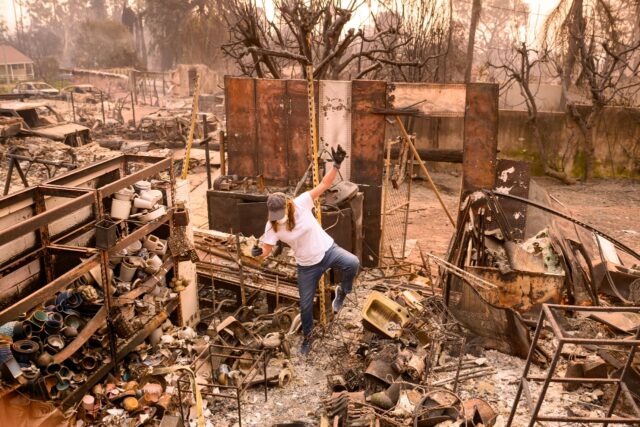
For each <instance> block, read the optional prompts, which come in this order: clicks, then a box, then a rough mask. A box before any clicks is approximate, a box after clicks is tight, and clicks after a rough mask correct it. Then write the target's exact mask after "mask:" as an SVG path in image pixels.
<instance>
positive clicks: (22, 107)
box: [0, 102, 91, 147]
mask: <svg viewBox="0 0 640 427" xmlns="http://www.w3.org/2000/svg"><path fill="white" fill-rule="evenodd" d="M42 112H45V113H47V114H42ZM0 116H2V117H16V118H20V119H22V127H21V129H20V132H19V133H18V135H20V136H40V137H43V138H47V139H52V140H54V141H60V142H63V143H65V144H67V145H69V146H72V147H79V146H82V145H85V144H88V143H89V142H90V141H91V135H90V133H89V128H87V127H85V126H82V125H79V124H76V123H70V122H67V121H66V120H64V118H63V117H62V115H60V113H58V112H57V111H56V110H54V109H53V108H51V106H49V105H47V104H45V103H38V102H7V103H0ZM50 117H53V118H55V120H51V119H50Z"/></svg>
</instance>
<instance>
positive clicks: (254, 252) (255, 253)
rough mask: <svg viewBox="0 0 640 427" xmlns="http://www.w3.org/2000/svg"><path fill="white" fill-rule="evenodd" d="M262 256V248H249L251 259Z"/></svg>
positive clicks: (256, 246)
mask: <svg viewBox="0 0 640 427" xmlns="http://www.w3.org/2000/svg"><path fill="white" fill-rule="evenodd" d="M260 255H262V248H261V247H260V246H258V245H255V246H254V247H252V248H251V256H252V257H257V256H260Z"/></svg>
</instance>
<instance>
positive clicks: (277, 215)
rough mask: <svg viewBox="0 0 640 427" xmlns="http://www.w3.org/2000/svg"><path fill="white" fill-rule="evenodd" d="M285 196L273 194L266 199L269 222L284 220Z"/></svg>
mask: <svg viewBox="0 0 640 427" xmlns="http://www.w3.org/2000/svg"><path fill="white" fill-rule="evenodd" d="M286 206H287V196H285V194H284V193H280V192H278V193H273V194H269V197H267V209H269V221H278V220H280V219H282V218H284V211H285V207H286Z"/></svg>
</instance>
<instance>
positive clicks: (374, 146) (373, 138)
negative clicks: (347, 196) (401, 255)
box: [351, 80, 387, 267]
mask: <svg viewBox="0 0 640 427" xmlns="http://www.w3.org/2000/svg"><path fill="white" fill-rule="evenodd" d="M386 90H387V84H386V83H385V82H380V81H367V80H354V81H353V82H352V87H351V96H352V108H351V117H352V123H351V132H352V138H351V150H352V156H351V180H352V181H353V182H355V183H356V184H359V185H360V188H361V189H362V191H363V192H364V215H363V229H364V248H363V260H362V262H363V265H364V266H366V267H371V266H377V265H378V256H379V253H378V248H379V247H380V211H381V206H382V172H383V169H384V168H383V164H382V160H383V154H384V131H385V118H384V116H383V115H380V114H373V109H374V108H385V107H386V98H387V95H386Z"/></svg>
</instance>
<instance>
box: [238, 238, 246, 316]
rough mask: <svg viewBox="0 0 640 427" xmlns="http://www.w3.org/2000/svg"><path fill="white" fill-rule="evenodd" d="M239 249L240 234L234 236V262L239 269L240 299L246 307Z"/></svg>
mask: <svg viewBox="0 0 640 427" xmlns="http://www.w3.org/2000/svg"><path fill="white" fill-rule="evenodd" d="M241 253H242V252H241V249H240V234H236V262H237V263H238V267H239V271H238V272H239V276H240V299H241V301H242V305H243V306H246V305H247V293H246V290H245V287H244V267H243V265H242V258H241Z"/></svg>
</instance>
